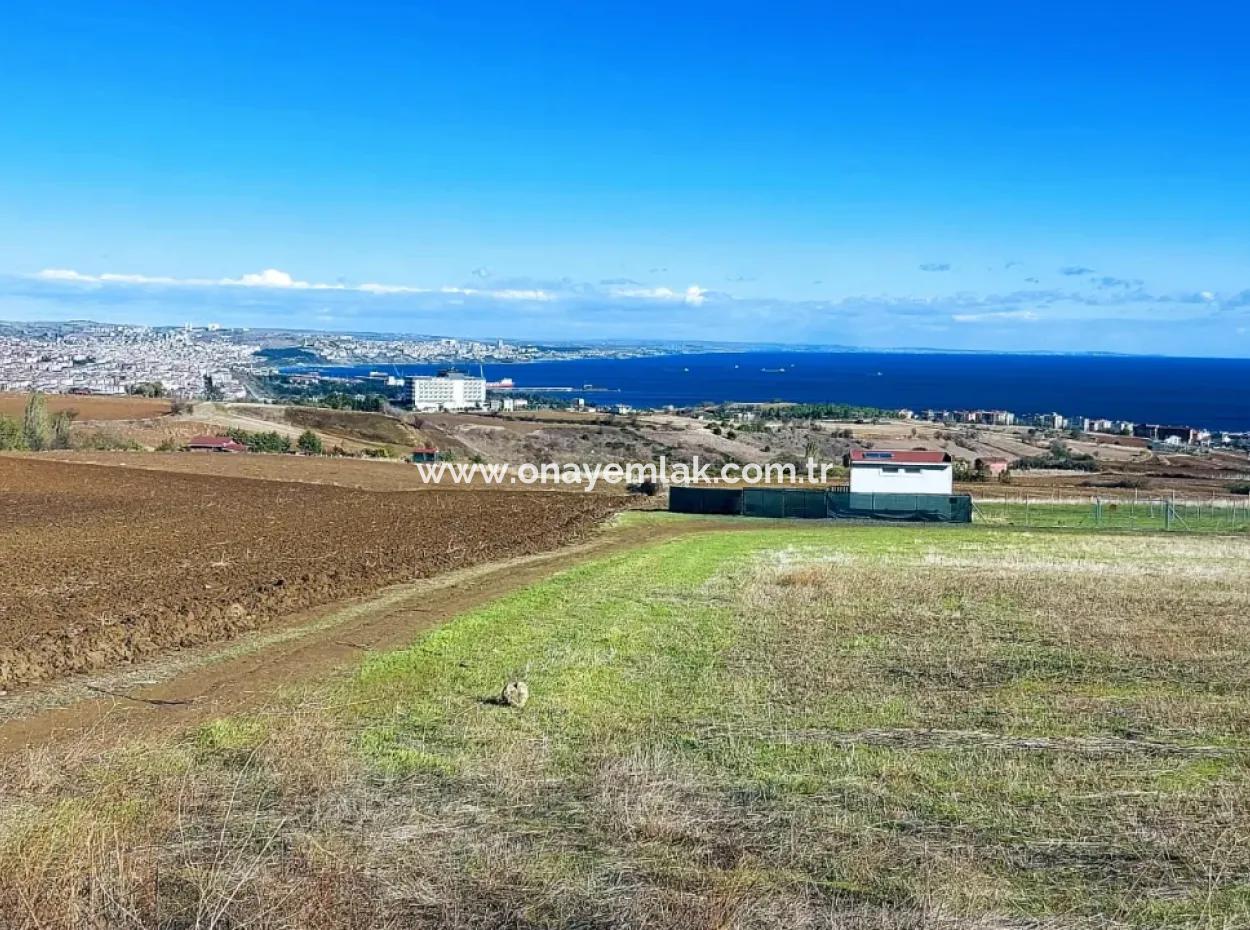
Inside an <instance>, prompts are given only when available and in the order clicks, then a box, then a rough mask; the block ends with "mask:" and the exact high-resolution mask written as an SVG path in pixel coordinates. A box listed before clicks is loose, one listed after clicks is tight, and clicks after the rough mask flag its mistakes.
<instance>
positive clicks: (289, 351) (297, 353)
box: [256, 346, 325, 365]
mask: <svg viewBox="0 0 1250 930" xmlns="http://www.w3.org/2000/svg"><path fill="white" fill-rule="evenodd" d="M256 354H257V355H259V356H260V357H261V358H263V359H264V360H265V361H267V362H270V363H271V364H274V365H316V364H318V363H321V362H324V361H325V359H323V358H322V357H321V356H320V355H318V354H317V353H316V352H313V351H312V350H311V349H305V348H303V347H301V346H283V347H280V348H279V347H275V348H269V349H260V350H258V351H257V353H256Z"/></svg>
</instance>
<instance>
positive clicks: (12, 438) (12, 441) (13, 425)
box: [0, 417, 26, 452]
mask: <svg viewBox="0 0 1250 930" xmlns="http://www.w3.org/2000/svg"><path fill="white" fill-rule="evenodd" d="M25 449H26V434H25V432H24V431H23V430H22V424H20V423H18V422H17V420H14V419H13V418H12V417H0V452H11V451H24V450H25Z"/></svg>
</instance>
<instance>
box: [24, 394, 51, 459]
mask: <svg viewBox="0 0 1250 930" xmlns="http://www.w3.org/2000/svg"><path fill="white" fill-rule="evenodd" d="M22 436H23V437H24V438H25V440H26V448H28V449H30V450H31V451H32V452H42V451H43V450H44V449H50V448H52V421H51V419H49V417H48V405H47V402H46V401H44V399H43V395H42V394H40V393H39V392H38V391H35V392H34V393H33V394H31V395H30V399H29V400H27V401H26V413H25V414H24V415H23V417H22Z"/></svg>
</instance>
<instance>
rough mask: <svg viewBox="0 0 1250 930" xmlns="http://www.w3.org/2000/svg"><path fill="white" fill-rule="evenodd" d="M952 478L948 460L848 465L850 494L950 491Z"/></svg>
mask: <svg viewBox="0 0 1250 930" xmlns="http://www.w3.org/2000/svg"><path fill="white" fill-rule="evenodd" d="M909 469H910V471H909ZM952 480H953V474H952V470H951V465H950V463H949V462H947V463H946V464H945V465H904V464H902V463H898V464H890V463H889V462H882V463H877V462H873V463H872V464H871V465H852V466H851V493H852V494H951V493H952Z"/></svg>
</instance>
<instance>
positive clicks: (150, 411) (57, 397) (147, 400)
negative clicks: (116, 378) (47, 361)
mask: <svg viewBox="0 0 1250 930" xmlns="http://www.w3.org/2000/svg"><path fill="white" fill-rule="evenodd" d="M29 399H30V395H29V394H17V393H14V392H12V391H0V416H6V417H20V416H21V415H22V412H23V411H24V410H25V409H26V402H27V401H28V400H29ZM43 400H44V404H46V405H47V408H48V411H49V412H50V413H61V412H62V411H65V410H72V411H74V412H75V413H76V414H78V419H80V420H137V419H141V418H147V417H160V416H164V415H165V414H167V413H169V410H170V403H169V401H167V400H162V399H160V398H155V397H102V396H100V395H97V394H45V395H44V398H43Z"/></svg>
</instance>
